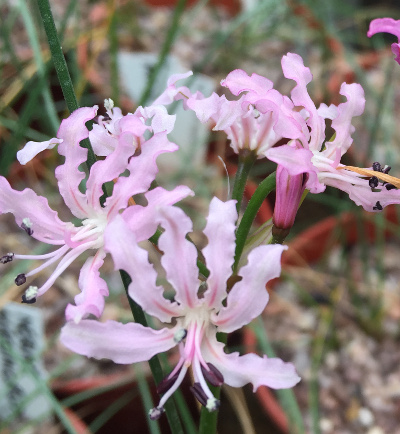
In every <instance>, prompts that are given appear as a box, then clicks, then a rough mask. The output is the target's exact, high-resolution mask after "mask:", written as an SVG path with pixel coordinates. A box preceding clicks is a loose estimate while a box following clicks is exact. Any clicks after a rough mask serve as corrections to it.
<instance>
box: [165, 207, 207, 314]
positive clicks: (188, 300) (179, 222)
mask: <svg viewBox="0 0 400 434" xmlns="http://www.w3.org/2000/svg"><path fill="white" fill-rule="evenodd" d="M160 224H161V226H162V227H163V228H164V229H165V231H164V232H163V234H162V235H161V236H160V239H159V242H158V247H159V248H160V249H161V250H162V251H163V252H164V255H163V256H162V258H161V264H162V266H163V267H164V269H165V272H166V275H167V280H168V281H169V282H170V283H171V284H172V286H173V288H174V289H175V291H176V295H175V299H176V301H178V303H180V304H182V305H183V307H189V308H193V307H195V306H196V305H198V304H199V300H198V297H197V291H198V288H199V279H198V274H199V271H198V269H197V265H196V261H197V250H196V247H195V246H194V245H193V244H192V243H191V242H190V241H188V240H187V239H186V238H185V237H186V235H187V234H188V233H189V232H191V231H192V230H193V227H192V222H191V220H190V218H189V217H188V216H187V215H186V214H185V213H184V212H183V211H182V210H181V209H179V208H175V207H172V206H171V207H163V208H161V209H160Z"/></svg>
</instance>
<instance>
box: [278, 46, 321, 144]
mask: <svg viewBox="0 0 400 434" xmlns="http://www.w3.org/2000/svg"><path fill="white" fill-rule="evenodd" d="M282 70H283V74H284V76H285V77H286V78H289V79H292V80H294V81H295V82H296V83H297V85H296V86H295V87H294V88H293V90H292V92H291V95H292V100H293V103H294V105H295V106H302V107H304V108H305V109H306V110H307V111H308V113H309V119H308V120H307V124H308V125H309V126H310V128H311V139H310V143H309V145H308V148H309V149H310V150H312V151H319V150H320V149H321V146H322V143H323V141H324V139H325V121H324V119H323V118H322V117H320V116H319V114H318V111H317V108H316V107H315V104H314V102H313V101H312V99H311V98H310V95H309V94H308V91H307V84H308V83H310V82H311V80H312V78H313V76H312V74H311V71H310V69H309V68H307V67H305V66H304V63H303V59H302V58H301V57H300V56H299V55H298V54H294V53H288V54H287V55H286V56H283V57H282Z"/></svg>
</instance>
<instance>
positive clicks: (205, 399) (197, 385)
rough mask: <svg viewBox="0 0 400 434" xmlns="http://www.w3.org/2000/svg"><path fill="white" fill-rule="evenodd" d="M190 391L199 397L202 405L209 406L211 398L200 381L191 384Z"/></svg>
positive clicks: (198, 399)
mask: <svg viewBox="0 0 400 434" xmlns="http://www.w3.org/2000/svg"><path fill="white" fill-rule="evenodd" d="M190 391H191V392H192V393H193V395H194V397H195V398H196V399H197V401H199V402H200V404H201V405H203V406H204V407H206V406H207V402H208V400H209V398H208V397H207V395H206V393H205V392H204V390H203V389H202V387H201V385H200V383H194V384H193V386H190Z"/></svg>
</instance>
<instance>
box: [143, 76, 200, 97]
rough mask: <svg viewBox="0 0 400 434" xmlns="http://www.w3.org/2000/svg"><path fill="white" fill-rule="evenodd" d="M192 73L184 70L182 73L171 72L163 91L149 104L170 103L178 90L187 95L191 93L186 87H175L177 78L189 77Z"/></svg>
mask: <svg viewBox="0 0 400 434" xmlns="http://www.w3.org/2000/svg"><path fill="white" fill-rule="evenodd" d="M191 75H193V72H192V71H188V72H185V73H183V74H173V75H171V77H169V79H168V81H167V88H166V89H165V90H164V92H163V93H162V94H161V95H160V96H159V97H158V98H157V99H156V100H155V101H154V102H153V103H152V104H151V105H158V104H161V105H167V104H171V103H172V102H173V101H174V100H175V97H176V96H177V94H179V92H183V93H184V94H185V95H187V96H189V95H190V94H191V93H190V91H189V89H188V88H187V87H184V86H180V87H176V83H177V82H178V81H179V80H183V79H185V78H188V77H190V76H191Z"/></svg>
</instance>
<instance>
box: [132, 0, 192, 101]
mask: <svg viewBox="0 0 400 434" xmlns="http://www.w3.org/2000/svg"><path fill="white" fill-rule="evenodd" d="M186 3H187V0H179V1H178V3H177V5H176V6H175V9H174V15H173V17H172V22H171V27H170V28H169V30H168V33H167V36H166V38H165V40H164V44H163V46H162V48H161V51H160V54H159V56H158V59H157V63H156V64H155V65H154V66H153V68H152V69H151V71H150V74H149V78H148V80H147V85H146V88H145V90H144V91H143V94H142V96H141V98H140V101H139V104H138V105H144V104H145V103H146V102H147V100H148V99H149V97H150V95H151V90H152V89H153V86H154V83H155V81H156V79H157V76H158V74H159V72H160V70H161V68H162V67H163V65H164V63H165V59H166V57H167V56H168V53H169V52H170V50H171V47H172V44H173V43H174V41H175V38H176V35H177V33H178V30H179V21H180V19H181V16H182V13H183V10H184V9H185V5H186Z"/></svg>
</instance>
